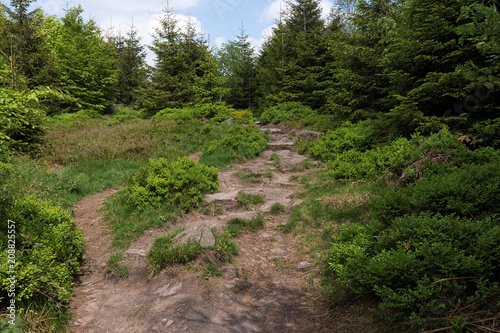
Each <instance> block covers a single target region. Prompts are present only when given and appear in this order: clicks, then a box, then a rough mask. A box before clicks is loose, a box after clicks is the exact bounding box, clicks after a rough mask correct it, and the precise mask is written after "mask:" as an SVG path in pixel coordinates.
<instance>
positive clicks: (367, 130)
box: [309, 120, 377, 161]
mask: <svg viewBox="0 0 500 333" xmlns="http://www.w3.org/2000/svg"><path fill="white" fill-rule="evenodd" d="M376 139H377V132H376V130H375V126H374V125H373V123H372V122H371V121H369V120H365V121H361V122H358V123H355V124H353V123H351V122H350V121H346V122H344V123H342V125H341V126H340V127H339V128H338V129H336V130H332V131H328V132H327V133H326V134H325V135H323V136H322V137H321V139H320V140H319V141H318V142H317V143H316V144H315V145H314V146H313V147H312V148H311V149H310V150H309V152H310V153H311V155H312V156H314V157H315V158H317V159H320V160H322V161H331V160H334V159H336V158H337V157H338V155H339V154H341V153H343V152H345V151H347V150H350V149H357V150H358V151H360V152H364V151H366V150H368V149H370V148H372V146H373V145H374V143H375V142H376Z"/></svg>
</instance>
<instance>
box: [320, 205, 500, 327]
mask: <svg viewBox="0 0 500 333" xmlns="http://www.w3.org/2000/svg"><path fill="white" fill-rule="evenodd" d="M498 244H500V226H499V225H498V220H497V219H495V218H488V219H484V220H481V221H475V220H472V219H463V218H459V217H455V216H450V215H449V216H441V215H431V214H420V215H416V216H406V217H404V218H396V219H392V220H391V221H390V222H389V224H388V225H384V224H382V223H375V222H373V223H370V224H368V225H359V224H353V225H344V226H342V228H341V232H340V233H339V234H338V235H336V236H334V241H333V243H332V248H331V249H330V251H329V257H328V273H330V274H331V275H332V277H333V279H334V281H335V283H336V284H337V285H338V286H340V287H342V288H343V289H345V290H347V291H350V292H353V293H358V294H360V293H361V294H364V293H369V294H374V295H376V296H377V297H378V298H379V299H380V305H379V307H380V308H381V309H389V310H395V311H396V312H392V314H393V315H394V316H395V317H393V319H405V318H407V316H408V315H411V317H412V318H413V319H417V318H422V317H426V316H427V317H445V316H444V315H443V314H444V313H445V312H447V311H448V310H452V309H455V308H465V307H466V306H468V305H471V304H473V303H474V302H481V301H483V300H484V297H486V296H491V295H492V294H493V292H494V290H496V291H497V292H498V291H500V289H499V285H498V283H497V282H498V273H499V272H500V271H499V268H500V260H499V258H498V255H496V253H498V252H496V251H499V250H500V248H499V245H498ZM450 318H451V317H450Z"/></svg>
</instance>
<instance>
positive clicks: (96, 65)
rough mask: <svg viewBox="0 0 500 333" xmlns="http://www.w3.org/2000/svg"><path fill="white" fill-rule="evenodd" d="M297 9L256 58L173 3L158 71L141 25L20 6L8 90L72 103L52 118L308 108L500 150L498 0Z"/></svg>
mask: <svg viewBox="0 0 500 333" xmlns="http://www.w3.org/2000/svg"><path fill="white" fill-rule="evenodd" d="M286 2H287V7H286V8H287V9H286V10H285V11H283V13H281V15H280V18H279V19H278V20H277V21H276V25H275V27H274V29H273V32H272V35H271V36H270V37H269V38H268V39H267V41H266V42H265V43H264V45H263V47H262V50H261V51H260V52H259V53H258V54H257V52H256V51H255V50H254V49H253V47H252V46H251V44H250V42H249V40H248V36H247V35H246V33H245V31H244V30H243V29H242V31H241V34H240V35H239V36H237V37H236V39H235V40H232V41H229V42H227V43H225V44H223V46H222V47H221V48H220V49H219V50H214V49H213V48H211V47H210V46H209V45H208V43H207V40H206V38H205V36H204V35H203V34H202V33H200V32H198V31H197V29H196V26H195V25H194V24H188V25H187V27H185V28H184V29H181V28H180V26H179V24H178V22H177V20H176V18H175V15H174V13H173V11H172V10H171V9H169V8H166V9H165V12H164V15H163V17H162V18H161V19H160V27H159V28H158V29H157V30H156V31H155V32H154V41H153V43H152V45H149V46H148V47H149V48H150V49H151V50H152V51H153V52H154V54H155V55H156V60H155V63H154V66H152V67H149V66H147V65H146V64H145V46H144V45H142V44H141V42H140V39H139V37H138V35H137V31H136V30H135V27H131V29H130V31H128V32H127V33H126V34H125V35H122V34H118V35H112V34H111V35H110V34H108V35H105V34H104V33H103V31H101V30H100V29H99V27H98V26H97V24H96V22H94V21H93V20H86V19H84V18H83V15H82V14H83V9H82V8H81V7H80V6H78V7H73V8H70V9H68V10H67V11H66V14H65V15H64V16H63V17H62V18H56V17H54V16H47V15H45V14H44V13H43V12H42V11H41V10H40V9H36V10H33V11H30V10H29V8H32V5H33V4H34V3H35V1H34V0H14V1H11V4H10V6H7V5H3V6H2V7H1V8H0V35H1V36H2V38H1V41H0V51H1V61H0V73H1V81H0V84H1V85H2V87H3V88H4V89H6V88H8V89H13V90H18V91H23V90H31V89H34V88H36V87H39V86H49V87H51V88H52V89H54V90H56V91H60V92H62V93H63V94H65V96H66V98H64V99H62V100H61V99H60V98H57V99H49V100H48V101H44V102H43V103H42V106H43V107H44V108H45V111H46V113H47V114H58V113H65V112H78V111H80V112H85V113H88V114H90V115H97V114H102V113H106V112H110V111H111V110H112V107H113V105H114V104H116V103H120V104H125V105H131V106H134V107H136V108H138V109H142V110H143V111H144V112H145V113H146V114H149V115H153V114H155V113H157V112H158V111H160V110H162V109H164V108H176V107H184V106H190V105H197V104H200V103H216V102H217V103H218V102H225V103H227V104H228V105H230V106H232V107H235V108H252V109H253V110H254V111H260V112H262V111H264V110H266V109H267V108H269V107H272V106H275V105H278V104H280V103H285V102H300V103H302V104H304V105H306V106H309V107H311V108H312V109H314V110H316V111H317V112H318V113H320V114H324V115H328V116H330V119H333V120H339V121H341V120H351V121H358V120H363V119H378V120H379V123H380V126H381V127H383V128H384V129H385V131H386V132H387V133H390V134H392V135H393V136H399V135H405V136H408V135H410V134H412V133H413V132H415V131H420V132H422V133H432V132H435V131H437V130H439V129H440V128H442V127H443V126H449V127H450V128H452V129H461V130H463V131H468V133H469V134H471V135H472V136H474V137H475V139H476V141H477V142H482V143H485V144H493V145H498V143H499V138H498V134H499V131H500V124H499V122H498V117H497V115H498V111H499V102H500V100H499V99H500V94H499V93H498V91H499V79H498V77H499V75H498V74H499V65H498V63H499V61H498V60H499V41H498V35H499V32H500V28H499V24H500V23H499V14H498V11H497V6H498V4H497V3H496V2H495V1H491V0H484V1H470V0H447V1H445V2H440V3H436V2H435V1H431V0H408V1H404V0H339V1H338V2H337V4H336V6H335V7H334V9H332V11H331V13H329V16H328V18H326V19H325V18H324V17H325V16H324V15H322V12H321V9H320V3H319V1H317V0H295V1H286Z"/></svg>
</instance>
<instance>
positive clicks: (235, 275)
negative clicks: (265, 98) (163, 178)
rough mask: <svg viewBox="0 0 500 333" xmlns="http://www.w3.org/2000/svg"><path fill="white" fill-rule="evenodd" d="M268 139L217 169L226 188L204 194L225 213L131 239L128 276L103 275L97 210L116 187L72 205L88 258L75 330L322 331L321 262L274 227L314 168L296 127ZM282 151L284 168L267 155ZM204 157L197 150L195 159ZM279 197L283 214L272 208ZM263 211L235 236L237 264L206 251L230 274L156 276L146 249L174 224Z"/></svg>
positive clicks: (106, 233) (196, 216)
mask: <svg viewBox="0 0 500 333" xmlns="http://www.w3.org/2000/svg"><path fill="white" fill-rule="evenodd" d="M261 130H262V131H264V132H266V133H267V134H268V135H270V136H271V138H272V140H271V142H270V143H269V148H268V150H266V151H264V152H263V153H262V154H261V155H260V156H259V157H257V158H255V159H253V160H249V161H245V162H244V163H239V164H233V165H231V166H230V167H229V169H228V170H227V171H220V172H219V179H220V186H219V191H220V193H217V194H213V195H207V196H206V198H205V201H206V202H207V203H209V204H212V205H215V206H216V207H218V209H219V213H220V214H219V215H216V216H213V214H210V215H204V214H202V213H201V212H200V211H195V212H191V213H188V214H185V215H183V216H182V217H181V218H179V219H178V221H177V222H176V223H175V224H174V225H172V224H171V223H167V224H166V225H165V226H164V227H163V228H159V229H150V230H147V231H146V232H145V233H144V235H143V236H141V237H140V238H139V239H138V240H136V241H134V242H132V244H131V245H130V247H129V249H128V250H127V251H126V252H125V254H124V260H123V261H122V263H123V264H126V265H127V266H128V268H129V272H130V275H129V277H128V278H125V279H120V278H118V277H114V276H109V275H107V274H106V260H107V259H108V258H109V257H110V255H111V250H112V249H110V245H111V240H110V236H111V231H110V230H109V229H108V228H107V226H106V221H105V220H104V219H103V217H102V215H101V214H100V213H99V212H98V210H99V209H100V208H101V206H102V204H103V202H104V201H105V199H106V198H107V197H108V196H109V195H112V194H114V193H116V192H117V191H118V190H119V189H109V190H107V191H105V192H103V193H100V194H96V195H93V196H90V197H87V198H85V199H83V200H82V201H80V202H79V203H78V204H77V205H76V206H75V220H76V222H77V224H78V226H79V228H80V229H81V230H82V231H83V233H84V237H85V259H84V262H83V263H82V269H81V271H80V273H79V279H78V281H77V282H76V283H75V286H74V296H73V298H72V300H71V303H70V311H71V312H72V313H73V314H74V317H73V321H72V329H73V331H74V332H76V333H83V332H96V333H97V332H99V333H105V332H110V333H111V332H127V333H134V332H217V333H225V332H324V331H326V329H325V328H324V327H322V325H321V322H322V320H321V317H322V316H324V312H325V311H324V305H322V302H321V296H320V295H319V292H318V289H319V288H318V283H319V279H317V278H313V277H314V273H315V272H316V271H317V268H316V267H314V265H312V264H311V263H309V262H308V261H307V260H308V258H307V257H306V256H305V255H303V254H300V252H299V251H298V249H297V242H298V240H297V239H294V237H293V235H290V234H285V233H283V232H282V231H280V230H279V229H277V228H276V227H277V226H279V225H280V224H284V223H286V222H287V221H288V219H289V217H290V212H291V209H292V207H293V206H294V205H296V204H299V203H300V202H301V200H300V199H299V192H300V184H299V183H298V182H297V181H296V179H298V177H300V176H302V175H305V174H307V173H309V172H312V171H314V170H317V168H318V167H317V166H315V164H314V162H310V161H309V162H307V163H311V164H312V165H313V166H312V168H310V169H308V170H305V169H304V168H303V167H301V166H303V163H304V162H306V161H307V160H308V159H307V157H306V156H304V155H301V154H299V153H297V152H295V151H293V150H292V147H293V140H294V138H295V136H294V135H293V133H292V132H291V130H290V129H286V128H282V127H275V126H263V127H261ZM273 153H276V154H277V155H278V156H279V157H280V166H281V170H282V171H281V170H279V169H280V168H279V167H278V168H277V165H276V162H275V161H273V160H272V159H271V155H272V154H273ZM197 156H199V154H198V155H194V156H192V158H193V159H196V158H197ZM243 169H250V170H251V171H253V172H255V173H263V172H266V171H271V172H272V178H266V177H262V179H261V182H259V183H242V181H241V180H240V179H239V178H238V177H236V176H235V173H236V172H238V171H239V170H243ZM240 191H243V192H245V193H248V194H262V195H264V196H265V199H266V200H265V202H264V203H263V204H259V205H257V206H254V207H251V209H250V210H244V209H243V208H240V207H238V205H237V202H236V200H235V197H236V195H237V194H238V192H240ZM275 203H280V204H282V205H283V206H284V207H285V210H284V212H282V213H281V214H279V215H272V214H269V213H268V212H269V211H270V209H271V207H272V205H273V204H275ZM259 212H262V213H263V216H264V217H265V221H266V224H265V226H264V228H262V229H259V230H258V231H257V232H254V233H244V234H242V235H241V236H239V237H237V238H234V239H233V240H234V242H236V243H237V244H238V246H239V248H240V251H239V255H238V256H236V257H235V258H234V261H233V263H223V264H222V263H218V262H216V259H214V258H210V256H207V255H204V254H203V253H202V255H201V258H199V259H198V260H204V261H210V262H214V263H216V264H218V265H219V266H221V267H220V268H221V271H222V272H223V273H224V277H212V276H211V277H205V276H203V274H202V273H203V272H201V271H195V270H188V269H186V268H185V267H183V266H178V267H170V268H167V269H164V270H162V271H161V272H160V273H158V274H157V275H154V276H151V275H150V274H149V272H148V270H147V262H146V254H147V252H148V250H149V248H150V247H151V245H152V242H153V241H154V239H155V238H157V237H158V236H160V235H162V234H165V233H167V232H168V231H170V230H172V229H174V228H175V227H178V226H186V227H187V228H188V229H189V228H190V227H193V226H196V225H200V224H202V225H206V226H208V227H209V228H217V229H219V230H223V229H224V228H225V226H226V223H227V221H228V220H229V219H230V218H232V217H243V218H250V217H253V216H255V215H257V214H258V213H259Z"/></svg>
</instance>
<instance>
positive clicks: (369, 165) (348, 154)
mask: <svg viewBox="0 0 500 333" xmlns="http://www.w3.org/2000/svg"><path fill="white" fill-rule="evenodd" d="M416 147H417V146H416V144H415V143H414V142H412V141H409V140H407V139H404V138H401V139H398V140H395V141H393V142H392V143H391V144H390V145H387V146H384V147H377V148H374V149H370V150H367V151H365V152H361V151H360V150H357V149H351V150H347V151H344V152H342V153H340V154H337V156H336V158H332V159H331V160H330V161H329V162H328V163H327V165H328V170H329V174H330V175H331V176H332V177H335V178H338V179H353V178H371V177H377V176H380V175H383V174H386V173H388V172H390V171H393V172H394V171H397V170H398V169H401V168H402V167H403V166H404V165H406V164H407V163H408V162H409V159H410V156H411V155H412V152H413V151H414V150H415V149H416Z"/></svg>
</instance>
